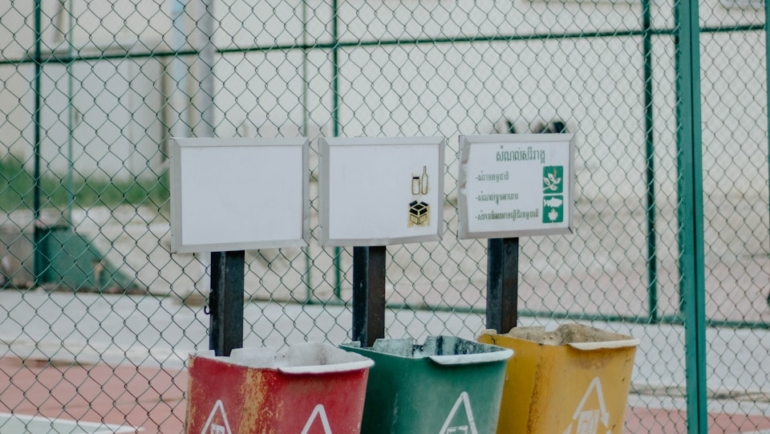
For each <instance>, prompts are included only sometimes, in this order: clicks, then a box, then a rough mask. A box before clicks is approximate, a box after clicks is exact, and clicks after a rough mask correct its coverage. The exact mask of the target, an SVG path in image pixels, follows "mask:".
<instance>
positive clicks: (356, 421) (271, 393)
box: [185, 343, 374, 434]
mask: <svg viewBox="0 0 770 434" xmlns="http://www.w3.org/2000/svg"><path fill="white" fill-rule="evenodd" d="M373 364H374V362H372V361H371V360H370V359H368V358H366V357H363V356H360V355H358V354H354V353H349V352H347V351H343V350H340V349H339V348H336V347H333V346H331V345H328V344H323V343H304V344H299V345H294V346H291V347H289V348H288V349H287V350H285V351H282V352H275V351H274V350H270V349H244V350H234V351H233V353H232V355H231V357H214V356H213V354H205V353H201V354H195V355H191V356H190V359H189V361H188V370H189V380H188V384H187V418H186V423H185V427H186V431H185V432H186V433H188V434H263V433H276V434H278V433H280V434H284V433H285V434H332V433H333V434H358V433H360V432H361V417H362V415H363V410H364V397H365V396H366V380H367V377H368V374H369V367H370V366H372V365H373Z"/></svg>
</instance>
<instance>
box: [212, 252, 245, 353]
mask: <svg viewBox="0 0 770 434" xmlns="http://www.w3.org/2000/svg"><path fill="white" fill-rule="evenodd" d="M245 256H246V252H244V251H243V250H239V251H234V252H211V294H210V295H209V315H210V318H209V324H210V334H209V349H212V350H214V351H215V352H216V354H217V356H229V355H230V351H232V350H233V349H234V348H241V347H243V291H244V286H243V280H244V270H245V269H244V263H245V259H244V258H245Z"/></svg>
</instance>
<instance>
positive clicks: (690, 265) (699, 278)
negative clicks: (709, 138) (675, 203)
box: [676, 0, 708, 434]
mask: <svg viewBox="0 0 770 434" xmlns="http://www.w3.org/2000/svg"><path fill="white" fill-rule="evenodd" d="M676 18H677V26H678V30H679V31H678V33H677V35H678V36H677V97H678V98H677V118H678V125H677V132H678V134H677V136H678V156H677V157H678V158H677V159H678V161H677V164H678V167H679V225H680V232H679V245H680V265H681V272H682V275H681V285H682V295H683V299H682V307H683V308H684V327H685V354H686V359H687V360H686V362H685V369H686V373H687V374H686V375H687V432H688V434H705V433H706V432H707V431H708V418H707V416H708V409H707V388H706V315H705V310H706V289H705V271H704V259H705V258H704V243H703V231H704V225H703V162H702V159H703V155H702V151H703V150H702V137H701V128H702V126H701V93H700V23H699V17H698V2H695V1H691V0H679V1H678V2H677V6H676Z"/></svg>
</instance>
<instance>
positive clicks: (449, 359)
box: [346, 336, 513, 365]
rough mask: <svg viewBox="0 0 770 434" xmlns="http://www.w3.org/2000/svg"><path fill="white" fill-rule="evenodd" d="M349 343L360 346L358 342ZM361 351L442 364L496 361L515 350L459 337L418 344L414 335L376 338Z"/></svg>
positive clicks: (427, 340) (431, 337)
mask: <svg viewBox="0 0 770 434" xmlns="http://www.w3.org/2000/svg"><path fill="white" fill-rule="evenodd" d="M346 346H358V343H357V342H355V343H353V344H346ZM361 350H362V351H372V352H377V353H383V354H389V355H392V356H396V357H403V358H410V359H422V358H428V359H430V360H432V361H433V362H436V363H438V364H441V365H459V364H469V363H484V362H497V361H501V360H507V359H509V358H510V357H511V356H513V351H512V350H509V349H506V348H500V347H496V346H491V345H485V344H480V343H478V342H474V341H469V340H466V339H462V338H458V337H456V336H429V337H427V338H426V339H425V343H424V344H422V345H419V344H416V343H415V340H414V339H413V338H403V339H377V340H376V341H375V342H374V345H373V346H372V347H371V348H361Z"/></svg>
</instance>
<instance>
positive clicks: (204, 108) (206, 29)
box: [195, 0, 217, 137]
mask: <svg viewBox="0 0 770 434" xmlns="http://www.w3.org/2000/svg"><path fill="white" fill-rule="evenodd" d="M199 1H200V3H198V6H199V7H200V8H201V10H200V19H199V20H198V24H197V26H198V30H200V32H201V39H200V42H199V46H198V50H199V53H200V54H199V58H200V61H201V65H202V66H201V70H200V73H201V79H200V89H201V92H200V93H199V95H198V101H199V104H200V105H199V109H200V111H201V122H199V123H198V125H196V126H195V134H196V136H197V137H213V136H214V107H215V106H214V56H215V55H216V53H217V50H216V47H215V46H214V0H199Z"/></svg>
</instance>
